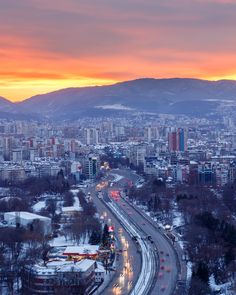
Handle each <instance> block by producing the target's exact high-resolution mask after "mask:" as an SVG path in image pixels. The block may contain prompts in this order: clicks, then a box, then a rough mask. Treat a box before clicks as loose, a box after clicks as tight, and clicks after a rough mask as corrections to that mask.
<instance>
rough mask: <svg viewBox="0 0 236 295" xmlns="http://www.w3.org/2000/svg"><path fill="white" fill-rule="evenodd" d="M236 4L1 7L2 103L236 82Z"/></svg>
mask: <svg viewBox="0 0 236 295" xmlns="http://www.w3.org/2000/svg"><path fill="white" fill-rule="evenodd" d="M235 34H236V0H116V1H115V0H86V1H84V0H1V1H0V96H3V97H5V98H7V99H10V100H12V101H19V100H23V99H26V98H29V97H31V96H33V95H35V94H39V93H47V92H50V91H53V90H57V89H61V88H66V87H81V86H92V85H105V84H113V83H116V82H119V81H125V80H132V79H137V78H142V77H154V78H168V77H186V78H200V79H208V80H219V79H236V37H235Z"/></svg>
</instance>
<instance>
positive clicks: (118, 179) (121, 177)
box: [110, 173, 124, 182]
mask: <svg viewBox="0 0 236 295" xmlns="http://www.w3.org/2000/svg"><path fill="white" fill-rule="evenodd" d="M110 175H112V176H113V177H114V179H113V182H118V181H120V180H121V179H123V178H124V176H121V175H119V174H114V173H111V174H110Z"/></svg>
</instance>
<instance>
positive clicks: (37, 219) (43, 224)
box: [4, 211, 52, 235]
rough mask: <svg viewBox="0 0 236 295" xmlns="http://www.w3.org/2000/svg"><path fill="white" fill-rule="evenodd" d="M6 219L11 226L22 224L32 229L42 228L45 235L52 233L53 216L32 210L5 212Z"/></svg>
mask: <svg viewBox="0 0 236 295" xmlns="http://www.w3.org/2000/svg"><path fill="white" fill-rule="evenodd" d="M4 220H5V221H6V222H7V224H8V225H11V226H22V227H24V228H28V229H30V230H32V231H34V230H35V231H37V230H39V229H40V230H42V232H43V233H44V234H45V235H48V234H51V232H52V226H51V218H48V217H45V216H41V215H37V214H33V213H30V212H24V211H22V212H20V211H16V212H5V213H4Z"/></svg>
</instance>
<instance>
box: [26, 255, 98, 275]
mask: <svg viewBox="0 0 236 295" xmlns="http://www.w3.org/2000/svg"><path fill="white" fill-rule="evenodd" d="M94 264H95V261H94V260H90V259H83V260H81V261H78V262H74V261H66V260H64V261H62V260H59V261H50V262H48V263H47V264H46V266H44V265H39V264H36V265H34V266H33V267H32V269H31V270H32V271H33V272H35V273H37V274H41V275H55V274H56V273H58V272H70V271H77V272H86V271H87V270H88V269H89V268H90V267H91V266H92V265H94Z"/></svg>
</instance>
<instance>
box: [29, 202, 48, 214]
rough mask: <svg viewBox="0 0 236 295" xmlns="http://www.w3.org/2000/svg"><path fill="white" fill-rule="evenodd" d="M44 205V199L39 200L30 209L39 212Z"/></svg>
mask: <svg viewBox="0 0 236 295" xmlns="http://www.w3.org/2000/svg"><path fill="white" fill-rule="evenodd" d="M45 207H46V201H45V200H43V201H39V202H37V203H36V204H34V205H33V206H32V209H33V210H34V212H39V211H41V210H42V209H43V208H45Z"/></svg>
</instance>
